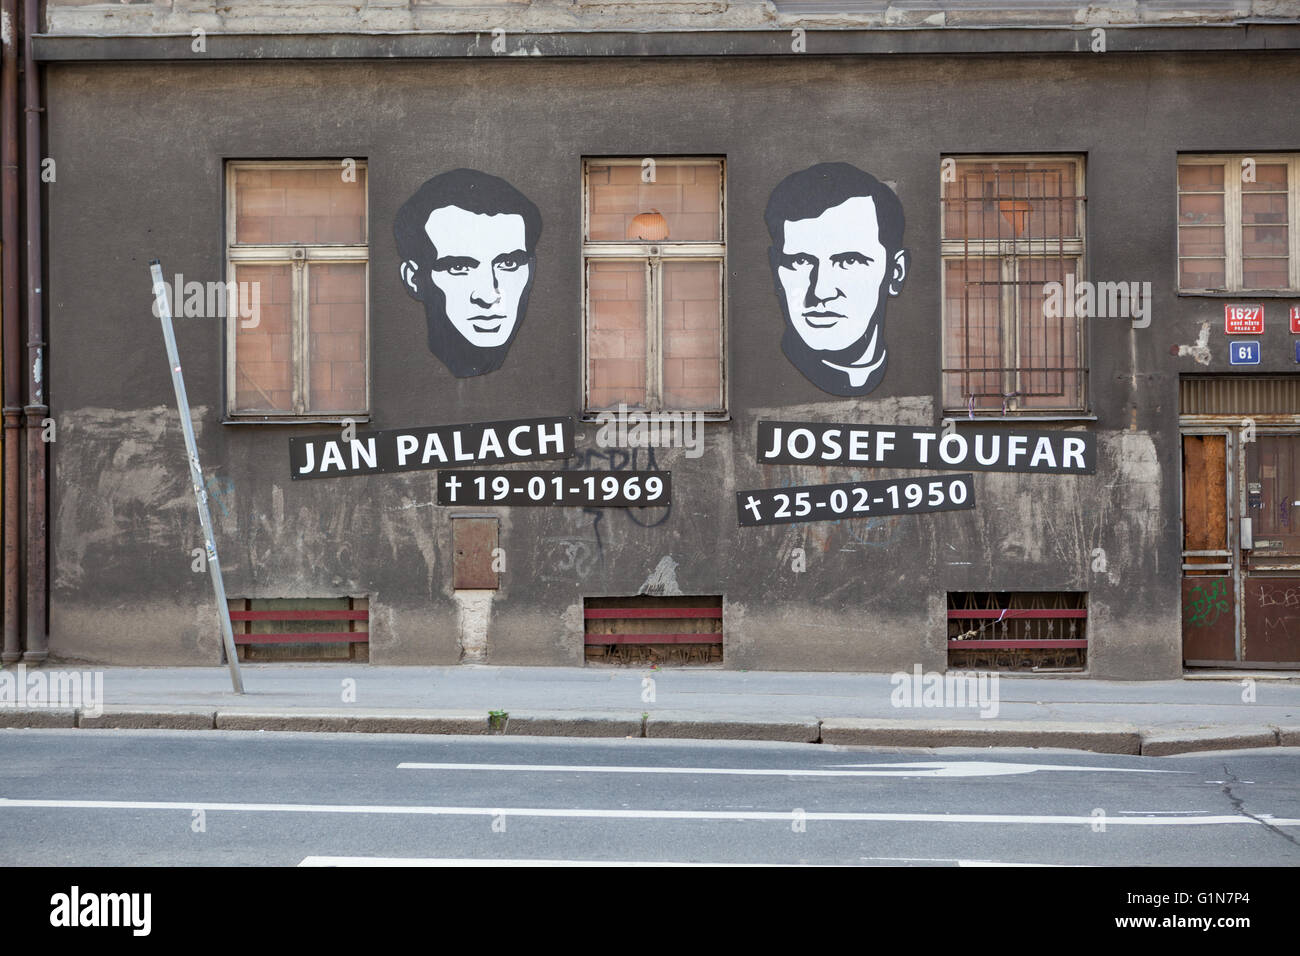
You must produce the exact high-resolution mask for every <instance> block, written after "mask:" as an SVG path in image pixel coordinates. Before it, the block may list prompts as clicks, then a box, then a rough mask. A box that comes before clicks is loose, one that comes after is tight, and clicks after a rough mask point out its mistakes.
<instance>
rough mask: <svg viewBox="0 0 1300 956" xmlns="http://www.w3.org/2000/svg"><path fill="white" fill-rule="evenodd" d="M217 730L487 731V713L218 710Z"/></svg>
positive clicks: (412, 732) (461, 732)
mask: <svg viewBox="0 0 1300 956" xmlns="http://www.w3.org/2000/svg"><path fill="white" fill-rule="evenodd" d="M216 729H217V730H282V731H297V732H302V733H359V734H487V733H489V732H490V730H489V728H488V719H487V714H485V713H484V714H468V713H457V714H409V713H407V714H402V713H369V714H367V713H356V714H351V713H341V712H338V711H320V712H312V711H232V710H226V711H222V710H219V711H217V715H216Z"/></svg>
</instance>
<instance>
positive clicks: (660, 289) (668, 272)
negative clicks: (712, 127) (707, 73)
mask: <svg viewBox="0 0 1300 956" xmlns="http://www.w3.org/2000/svg"><path fill="white" fill-rule="evenodd" d="M583 172H584V183H585V187H584V203H585V206H584V213H585V215H584V221H585V234H584V242H583V258H584V271H585V277H586V408H587V410H588V411H600V410H605V409H616V408H617V407H618V406H619V405H620V404H622V405H626V406H627V407H628V408H635V409H640V410H647V411H651V412H657V411H700V412H710V413H721V412H723V411H724V404H725V396H724V389H723V386H724V369H723V354H724V352H723V275H724V273H723V264H724V255H725V245H724V236H723V228H724V227H723V168H722V161H721V160H716V159H710V160H694V159H690V160H687V159H680V160H674V159H660V160H657V161H654V162H653V163H651V162H650V161H648V160H641V159H600V160H594V159H593V160H587V161H586V163H585V166H584V170H583Z"/></svg>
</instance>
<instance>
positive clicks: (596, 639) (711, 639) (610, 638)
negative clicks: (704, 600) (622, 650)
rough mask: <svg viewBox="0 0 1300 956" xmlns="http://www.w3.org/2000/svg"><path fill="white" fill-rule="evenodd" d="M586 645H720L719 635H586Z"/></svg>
mask: <svg viewBox="0 0 1300 956" xmlns="http://www.w3.org/2000/svg"><path fill="white" fill-rule="evenodd" d="M585 643H587V644H596V645H600V644H721V643H722V635H721V634H680V633H679V634H588V635H586V641H585Z"/></svg>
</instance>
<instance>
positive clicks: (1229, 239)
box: [1174, 152, 1300, 296]
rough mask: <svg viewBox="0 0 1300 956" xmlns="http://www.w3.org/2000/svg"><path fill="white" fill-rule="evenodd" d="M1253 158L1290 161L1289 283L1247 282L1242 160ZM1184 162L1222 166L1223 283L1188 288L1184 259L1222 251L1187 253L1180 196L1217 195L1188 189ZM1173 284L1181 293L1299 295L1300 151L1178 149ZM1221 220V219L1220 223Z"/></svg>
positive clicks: (1280, 162)
mask: <svg viewBox="0 0 1300 956" xmlns="http://www.w3.org/2000/svg"><path fill="white" fill-rule="evenodd" d="M1243 159H1253V160H1255V162H1256V163H1257V164H1263V165H1273V166H1278V165H1285V166H1286V167H1287V170H1286V188H1287V224H1286V225H1287V257H1288V261H1287V283H1288V285H1287V288H1285V289H1277V288H1272V289H1248V288H1246V287H1245V286H1244V285H1243V284H1242V283H1243V279H1242V255H1241V253H1242V243H1241V229H1242V222H1241V197H1242V193H1243V192H1244V190H1242V188H1241V161H1242V160H1243ZM1179 166H1220V167H1223V251H1224V272H1223V279H1224V282H1225V284H1226V287H1225V288H1222V289H1185V288H1183V284H1182V283H1183V269H1182V260H1183V259H1214V260H1216V261H1217V260H1218V259H1219V256H1184V255H1183V254H1182V226H1183V223H1182V222H1181V217H1180V216H1179V213H1178V200H1179V198H1180V197H1181V196H1183V195H1185V194H1186V195H1201V196H1205V195H1215V194H1214V193H1211V192H1207V191H1205V190H1188V191H1187V192H1186V193H1184V191H1183V190H1182V189H1181V188H1180V187H1179V185H1178V167H1179ZM1174 219H1175V222H1176V223H1177V225H1176V226H1175V231H1174V284H1175V286H1176V287H1177V289H1178V294H1179V295H1219V296H1240V295H1241V294H1242V293H1246V294H1249V295H1260V294H1264V295H1267V294H1274V295H1280V296H1294V295H1296V294H1297V293H1300V229H1298V228H1297V227H1298V226H1300V153H1265V152H1257V153H1179V154H1178V156H1177V158H1176V160H1175V165H1174ZM1216 225H1217V224H1216Z"/></svg>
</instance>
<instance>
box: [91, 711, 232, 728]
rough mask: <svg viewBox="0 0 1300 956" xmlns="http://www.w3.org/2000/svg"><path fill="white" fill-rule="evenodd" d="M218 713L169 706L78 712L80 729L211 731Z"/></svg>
mask: <svg viewBox="0 0 1300 956" xmlns="http://www.w3.org/2000/svg"><path fill="white" fill-rule="evenodd" d="M216 717H217V712H216V711H215V710H197V709H187V708H183V707H176V708H172V707H168V708H163V709H158V710H135V709H130V708H125V707H105V708H104V710H103V711H102V712H101V713H100V714H98V715H92V714H88V713H86V712H85V711H84V710H79V711H77V726H78V727H84V728H86V729H88V730H92V729H104V730H211V729H212V728H213V727H215V726H216Z"/></svg>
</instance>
